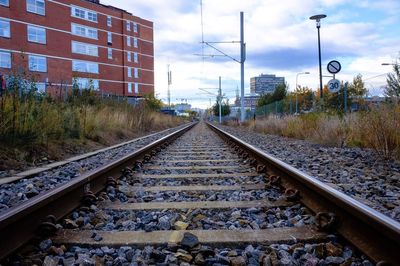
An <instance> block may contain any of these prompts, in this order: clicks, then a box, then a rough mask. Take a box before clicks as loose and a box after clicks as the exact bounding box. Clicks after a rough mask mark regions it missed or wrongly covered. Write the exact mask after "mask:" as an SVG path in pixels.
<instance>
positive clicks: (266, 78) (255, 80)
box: [250, 74, 285, 94]
mask: <svg viewBox="0 0 400 266" xmlns="http://www.w3.org/2000/svg"><path fill="white" fill-rule="evenodd" d="M284 84H285V78H284V77H277V76H275V75H268V74H261V75H259V76H258V77H252V78H251V79H250V92H251V93H257V94H267V93H273V92H274V91H275V88H276V86H278V85H284Z"/></svg>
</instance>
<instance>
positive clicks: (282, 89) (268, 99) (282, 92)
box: [257, 84, 287, 106]
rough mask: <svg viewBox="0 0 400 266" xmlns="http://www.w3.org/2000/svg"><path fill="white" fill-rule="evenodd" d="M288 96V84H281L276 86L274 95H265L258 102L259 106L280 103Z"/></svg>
mask: <svg viewBox="0 0 400 266" xmlns="http://www.w3.org/2000/svg"><path fill="white" fill-rule="evenodd" d="M286 94H287V84H280V85H278V86H276V88H275V91H274V92H273V93H268V94H264V95H262V96H261V98H260V99H259V100H258V102H257V106H264V105H268V104H270V103H273V102H277V101H280V100H282V99H284V98H285V97H286Z"/></svg>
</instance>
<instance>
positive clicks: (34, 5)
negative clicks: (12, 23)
mask: <svg viewBox="0 0 400 266" xmlns="http://www.w3.org/2000/svg"><path fill="white" fill-rule="evenodd" d="M25 2H26V11H28V12H30V13H35V14H38V15H42V16H45V15H46V2H45V1H44V0H26V1H25ZM38 3H43V8H42V7H39V6H38Z"/></svg>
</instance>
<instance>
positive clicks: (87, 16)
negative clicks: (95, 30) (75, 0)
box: [71, 6, 97, 23]
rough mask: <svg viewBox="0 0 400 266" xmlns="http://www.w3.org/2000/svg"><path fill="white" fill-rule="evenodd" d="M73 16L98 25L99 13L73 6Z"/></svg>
mask: <svg viewBox="0 0 400 266" xmlns="http://www.w3.org/2000/svg"><path fill="white" fill-rule="evenodd" d="M71 16H73V17H76V18H81V19H84V20H89V21H92V22H96V23H97V13H96V12H93V11H90V10H87V9H84V8H81V7H77V6H72V7H71Z"/></svg>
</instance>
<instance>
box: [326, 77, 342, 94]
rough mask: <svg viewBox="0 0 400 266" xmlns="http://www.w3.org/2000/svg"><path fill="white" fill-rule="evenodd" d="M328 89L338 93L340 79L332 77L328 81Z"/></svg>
mask: <svg viewBox="0 0 400 266" xmlns="http://www.w3.org/2000/svg"><path fill="white" fill-rule="evenodd" d="M328 90H329V91H330V92H331V93H336V92H338V91H339V90H340V81H339V80H338V79H331V80H330V81H329V82H328Z"/></svg>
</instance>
